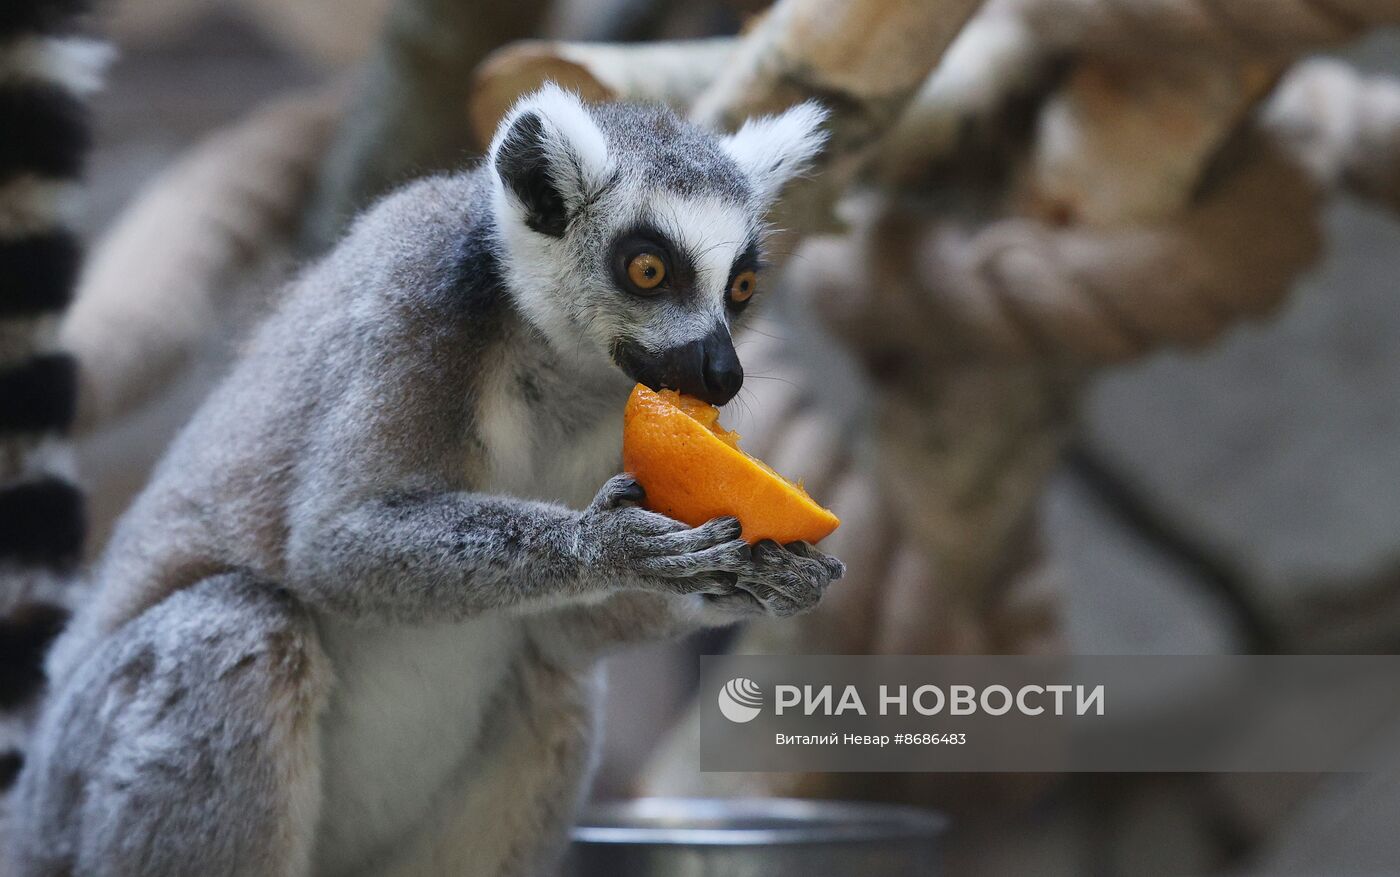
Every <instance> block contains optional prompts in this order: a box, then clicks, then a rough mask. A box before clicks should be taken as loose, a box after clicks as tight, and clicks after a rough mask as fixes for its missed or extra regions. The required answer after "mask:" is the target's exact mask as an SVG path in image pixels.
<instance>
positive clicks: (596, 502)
mask: <svg viewBox="0 0 1400 877" xmlns="http://www.w3.org/2000/svg"><path fill="white" fill-rule="evenodd" d="M646 498H647V492H646V489H645V488H644V487H642V484H641V482H640V481H638V480H637V479H636V478H633V477H632V476H631V475H628V474H627V473H626V472H623V473H622V474H620V475H614V476H613V477H611V478H609V479H608V480H607V482H606V483H605V484H604V485H603V486H602V488H600V489H599V490H598V494H597V495H596V496H594V497H593V502H592V503H590V504H589V506H588V511H590V512H605V511H609V510H611V509H616V508H620V507H622V506H624V505H627V504H632V505H635V504H637V503H640V502H641V501H642V500H644V499H646Z"/></svg>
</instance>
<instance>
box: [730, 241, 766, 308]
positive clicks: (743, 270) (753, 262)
mask: <svg viewBox="0 0 1400 877" xmlns="http://www.w3.org/2000/svg"><path fill="white" fill-rule="evenodd" d="M762 269H763V259H762V256H761V255H760V252H759V249H758V241H756V240H751V241H749V244H748V246H747V247H745V248H744V250H743V251H742V252H740V253H739V255H738V256H736V257H735V258H734V264H733V265H732V266H730V268H729V280H728V281H726V282H725V286H724V288H725V299H724V303H725V305H726V306H727V307H728V308H729V310H730V311H732V312H734V313H736V314H738V313H742V312H743V310H744V308H746V307H748V306H749V302H751V301H753V292H754V289H753V284H754V283H755V282H756V279H755V277H754V276H755V275H757V274H758V272H759V271H761V270H762ZM745 275H748V276H747V277H745ZM740 278H744V279H743V281H742V282H741V281H740ZM737 286H743V287H744V288H743V290H742V292H741V293H739V295H741V296H742V297H739V295H736V287H737Z"/></svg>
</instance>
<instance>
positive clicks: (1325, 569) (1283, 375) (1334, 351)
mask: <svg viewBox="0 0 1400 877" xmlns="http://www.w3.org/2000/svg"><path fill="white" fill-rule="evenodd" d="M1326 222H1327V231H1328V237H1329V240H1328V245H1329V254H1328V256H1327V258H1326V260H1325V261H1324V263H1323V264H1322V265H1321V266H1320V267H1319V269H1318V270H1317V271H1316V272H1314V274H1313V275H1312V276H1310V277H1309V278H1307V280H1306V281H1305V282H1304V283H1303V284H1301V286H1300V288H1299V289H1298V290H1297V291H1296V292H1295V294H1294V296H1293V298H1292V299H1291V300H1290V302H1289V304H1288V305H1287V307H1286V308H1285V309H1284V310H1283V312H1282V313H1280V314H1279V315H1278V317H1277V319H1276V320H1275V321H1273V322H1271V323H1267V324H1263V325H1255V326H1248V327H1245V328H1242V329H1240V330H1239V331H1237V332H1236V333H1234V334H1233V335H1232V336H1230V337H1228V338H1227V339H1225V341H1224V342H1223V343H1222V344H1221V345H1220V346H1218V347H1216V348H1214V349H1211V350H1209V351H1205V352H1202V353H1197V354H1174V355H1167V356H1161V357H1157V358H1155V359H1152V360H1150V361H1148V362H1146V363H1144V364H1142V365H1141V366H1139V367H1136V368H1132V369H1127V370H1123V371H1120V372H1117V373H1113V374H1110V375H1109V376H1107V377H1106V378H1104V379H1103V380H1102V381H1101V382H1100V383H1099V385H1098V386H1097V387H1096V389H1095V391H1094V392H1093V393H1092V394H1091V397H1090V400H1089V404H1088V405H1087V407H1086V418H1085V419H1086V432H1087V434H1088V436H1089V439H1090V442H1091V444H1092V445H1093V446H1094V447H1095V448H1096V449H1097V450H1098V451H1099V452H1100V453H1101V454H1103V455H1104V456H1105V457H1107V458H1108V459H1110V460H1111V461H1112V462H1113V464H1114V465H1115V466H1117V467H1118V468H1120V469H1121V470H1122V471H1123V472H1124V473H1126V474H1127V475H1128V476H1129V477H1131V478H1132V479H1134V480H1135V481H1137V482H1139V483H1140V485H1141V486H1142V487H1143V488H1144V489H1145V490H1146V491H1147V492H1148V494H1149V495H1150V496H1151V497H1152V499H1153V500H1155V502H1156V503H1157V504H1158V505H1160V508H1161V509H1162V510H1163V511H1164V512H1165V513H1166V514H1167V515H1168V516H1169V517H1170V518H1172V519H1173V520H1174V521H1175V522H1176V523H1177V525H1178V526H1179V528H1181V530H1182V531H1183V532H1185V533H1187V534H1188V535H1189V536H1191V537H1192V538H1193V539H1196V540H1199V541H1200V542H1202V543H1203V544H1206V545H1208V546H1211V547H1213V548H1214V549H1216V550H1217V551H1220V552H1222V553H1224V554H1225V555H1226V556H1229V557H1231V558H1232V559H1234V560H1235V561H1236V562H1237V563H1238V564H1239V566H1240V568H1241V569H1242V570H1243V571H1244V572H1245V573H1246V575H1247V577H1248V578H1249V579H1250V580H1251V581H1252V582H1253V583H1254V584H1255V586H1256V587H1257V589H1258V590H1259V592H1260V596H1261V597H1262V598H1263V599H1264V601H1265V602H1266V604H1267V605H1269V606H1271V607H1273V608H1275V609H1284V608H1286V607H1287V606H1288V605H1289V604H1291V603H1293V602H1294V601H1297V600H1299V599H1300V598H1302V597H1305V596H1307V595H1308V594H1309V592H1311V591H1313V590H1315V589H1319V588H1321V589H1335V588H1345V587H1347V583H1348V582H1362V581H1365V580H1368V579H1372V578H1374V576H1375V575H1376V574H1377V573H1378V572H1379V571H1380V570H1383V569H1385V568H1388V567H1390V566H1393V565H1395V564H1396V563H1397V561H1400V540H1397V538H1396V527H1395V522H1396V521H1397V520H1400V491H1397V490H1395V485H1396V484H1400V453H1397V452H1396V449H1397V448H1400V401H1397V400H1400V345H1397V344H1396V343H1395V338H1396V337H1397V335H1400V309H1397V308H1396V306H1395V286H1394V276H1395V273H1396V266H1395V253H1396V252H1397V251H1400V223H1397V222H1396V221H1395V220H1394V219H1393V218H1391V217H1390V216H1388V215H1385V214H1382V213H1381V212H1379V211H1377V210H1374V209H1371V208H1369V207H1367V206H1365V205H1363V204H1360V203H1357V202H1355V201H1349V200H1343V201H1340V202H1338V203H1336V204H1335V205H1334V206H1333V207H1332V208H1331V209H1330V210H1329V211H1328V214H1327V218H1326Z"/></svg>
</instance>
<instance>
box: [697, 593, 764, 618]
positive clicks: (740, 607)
mask: <svg viewBox="0 0 1400 877" xmlns="http://www.w3.org/2000/svg"><path fill="white" fill-rule="evenodd" d="M701 599H702V600H704V601H705V606H706V608H709V609H712V610H715V611H717V612H720V613H722V614H725V615H735V616H740V617H747V616H753V615H762V614H763V613H764V607H763V604H762V603H760V602H758V600H757V599H755V598H754V595H753V594H750V593H749V592H748V591H743V590H739V591H734V592H733V593H730V594H702V595H701Z"/></svg>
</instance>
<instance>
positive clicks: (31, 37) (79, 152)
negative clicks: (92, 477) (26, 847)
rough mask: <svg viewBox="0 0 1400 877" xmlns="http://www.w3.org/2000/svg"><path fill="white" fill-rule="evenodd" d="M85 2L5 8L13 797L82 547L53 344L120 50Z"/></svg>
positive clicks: (0, 282)
mask: <svg viewBox="0 0 1400 877" xmlns="http://www.w3.org/2000/svg"><path fill="white" fill-rule="evenodd" d="M85 6H86V4H85V3H83V2H74V0H5V2H4V4H3V5H0V132H3V133H0V794H4V792H5V790H7V789H8V788H9V786H10V785H11V783H12V782H13V780H14V778H15V776H16V774H17V772H18V770H19V766H20V765H21V764H22V762H23V759H24V744H25V739H26V737H27V735H28V733H29V728H30V725H31V724H32V722H33V719H34V713H35V711H36V709H37V706H38V702H39V699H40V697H41V695H42V692H43V657H44V653H45V651H46V650H47V648H48V646H49V643H50V641H51V640H52V639H53V637H54V636H55V635H56V634H57V633H58V632H59V630H61V629H62V627H63V625H64V624H65V622H66V620H67V618H68V614H69V611H70V607H71V606H72V605H73V601H74V595H73V591H74V582H75V581H76V576H75V572H76V565H77V562H78V559H79V555H80V553H81V549H82V540H83V504H82V495H81V493H80V492H79V491H78V489H77V488H76V487H75V486H74V484H73V481H72V475H71V466H70V458H69V453H68V451H69V449H68V444H67V441H66V439H65V433H66V432H67V430H68V428H69V425H70V424H71V422H72V419H73V409H74V403H75V396H76V383H75V382H76V376H75V367H74V363H73V361H72V359H71V358H70V357H69V356H67V355H66V354H64V353H62V352H60V351H58V350H57V349H56V348H55V341H54V338H55V329H56V325H57V321H58V318H59V316H60V315H61V313H62V311H63V310H64V308H65V307H66V306H67V304H68V301H69V298H70V296H71V295H72V291H73V286H74V283H75V280H76V277H77V272H78V263H79V256H80V247H79V245H78V241H77V238H76V236H75V234H74V233H73V231H72V230H71V228H70V227H69V220H70V218H71V215H70V214H71V208H72V205H73V203H74V200H75V198H76V195H77V193H78V187H79V185H80V182H79V180H80V175H81V173H82V170H83V163H84V159H85V158H86V155H87V151H88V140H89V132H88V114H87V107H86V103H85V101H86V98H87V96H88V95H89V94H90V93H91V92H92V91H93V90H94V89H96V87H97V86H98V85H99V83H100V78H101V76H100V74H101V70H102V67H103V66H104V64H105V60H106V55H107V52H106V47H105V46H103V45H102V44H101V43H98V42H96V41H93V40H91V39H89V38H87V37H84V36H81V35H80V34H79V33H78V30H79V25H80V17H81V15H82V13H83V12H84V7H85ZM4 809H8V802H6V804H3V805H0V811H3V810H4ZM5 822H6V820H5V819H4V818H3V816H0V846H3V845H4V843H5V840H4V835H5V834H6V832H5V830H4V828H3V826H4V823H5Z"/></svg>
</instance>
